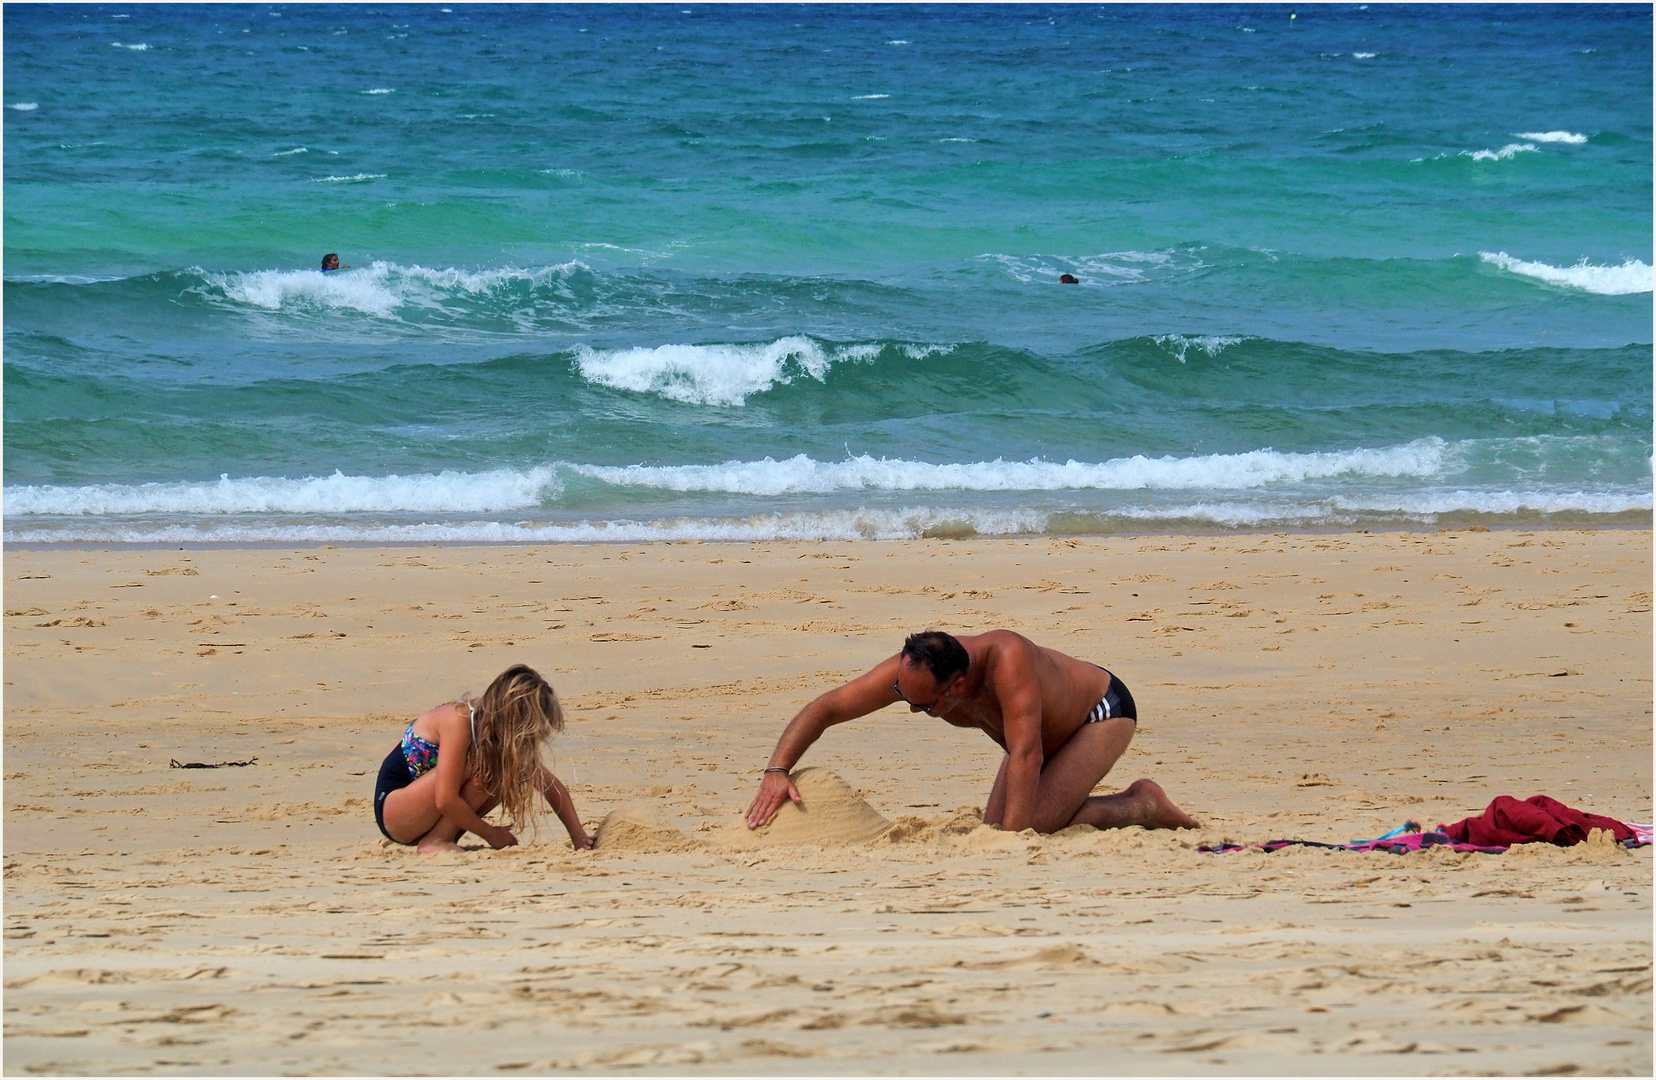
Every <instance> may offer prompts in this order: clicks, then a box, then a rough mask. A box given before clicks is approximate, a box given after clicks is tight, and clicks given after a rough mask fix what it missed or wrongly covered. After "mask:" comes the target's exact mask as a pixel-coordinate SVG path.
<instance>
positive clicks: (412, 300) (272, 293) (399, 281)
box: [195, 261, 587, 318]
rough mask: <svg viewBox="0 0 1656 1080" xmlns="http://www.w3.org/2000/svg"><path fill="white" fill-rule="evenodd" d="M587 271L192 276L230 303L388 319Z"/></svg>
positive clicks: (377, 265)
mask: <svg viewBox="0 0 1656 1080" xmlns="http://www.w3.org/2000/svg"><path fill="white" fill-rule="evenodd" d="M586 269H587V266H586V264H584V263H581V262H568V263H560V264H557V265H554V266H543V267H538V268H534V269H522V268H519V267H515V266H507V267H501V268H499V269H494V270H475V271H474V270H461V269H459V268H456V267H452V266H451V267H445V268H432V267H426V266H420V265H418V264H415V265H412V266H403V265H400V264H398V263H391V262H383V261H376V262H374V263H372V264H371V265H369V266H366V267H362V268H358V269H352V270H338V271H334V272H333V273H328V274H324V273H322V272H321V271H320V270H254V271H248V272H242V273H228V274H226V273H219V272H216V271H206V270H201V269H199V268H197V269H196V271H195V272H196V273H199V274H200V275H201V276H202V277H203V279H205V281H206V282H207V283H208V285H209V287H210V288H212V289H215V290H217V291H219V292H221V293H223V295H224V296H226V297H227V298H229V299H230V300H232V301H235V302H237V303H242V304H252V305H254V306H255V307H260V308H264V309H266V310H269V311H279V310H282V309H283V308H291V307H310V308H316V307H323V308H340V309H345V310H352V311H360V312H363V313H365V314H368V315H376V316H378V317H380V318H392V317H394V316H395V315H396V312H397V309H398V308H399V307H401V306H403V305H404V304H414V305H419V306H427V307H430V306H440V305H441V303H442V301H443V298H444V295H445V294H452V293H455V292H465V293H470V294H474V295H475V294H480V293H487V292H489V291H491V290H493V289H496V288H499V287H501V286H503V285H508V284H512V283H519V282H525V283H528V284H529V285H531V286H534V285H538V284H540V283H542V282H545V281H549V280H554V279H557V278H561V277H563V276H565V275H567V274H570V273H572V272H575V271H581V270H586Z"/></svg>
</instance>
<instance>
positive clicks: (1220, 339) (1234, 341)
mask: <svg viewBox="0 0 1656 1080" xmlns="http://www.w3.org/2000/svg"><path fill="white" fill-rule="evenodd" d="M1151 340H1152V341H1154V342H1155V343H1156V344H1157V345H1160V346H1161V347H1162V348H1164V349H1166V350H1167V351H1169V352H1171V353H1172V354H1173V355H1174V356H1176V357H1178V359H1179V363H1181V364H1182V363H1184V362H1185V357H1186V356H1188V355H1189V353H1190V350H1191V349H1195V350H1197V351H1198V352H1204V353H1206V354H1207V355H1209V356H1218V355H1219V354H1220V353H1222V352H1224V351H1225V350H1226V349H1228V348H1229V347H1230V346H1232V345H1239V344H1241V343H1242V341H1243V340H1245V339H1243V338H1239V337H1226V336H1225V335H1222V334H1195V335H1189V336H1187V335H1185V334H1158V335H1156V336H1155V337H1153V338H1151Z"/></svg>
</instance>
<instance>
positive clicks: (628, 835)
mask: <svg viewBox="0 0 1656 1080" xmlns="http://www.w3.org/2000/svg"><path fill="white" fill-rule="evenodd" d="M592 846H593V847H594V848H595V849H596V850H598V851H637V852H652V851H684V850H687V849H689V848H692V847H695V846H696V841H695V840H693V839H691V838H690V837H688V836H686V835H685V834H684V833H683V832H681V831H679V830H678V829H677V828H676V827H674V826H673V825H672V824H670V823H668V822H667V821H666V820H665V819H664V818H662V817H661V815H660V813H659V811H657V809H656V808H655V807H654V806H653V805H651V804H650V803H629V804H628V805H626V806H619V807H616V808H615V809H614V810H611V811H610V812H609V813H608V814H607V815H605V817H604V820H603V822H602V823H600V824H599V826H598V832H597V834H596V835H595V836H594V837H593V844H592Z"/></svg>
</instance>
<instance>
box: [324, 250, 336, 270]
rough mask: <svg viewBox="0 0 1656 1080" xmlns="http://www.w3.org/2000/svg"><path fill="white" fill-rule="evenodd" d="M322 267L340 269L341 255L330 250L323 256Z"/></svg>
mask: <svg viewBox="0 0 1656 1080" xmlns="http://www.w3.org/2000/svg"><path fill="white" fill-rule="evenodd" d="M322 269H324V270H338V269H340V266H339V256H338V255H337V254H335V253H334V252H332V251H330V252H328V253H327V254H326V255H324V256H322Z"/></svg>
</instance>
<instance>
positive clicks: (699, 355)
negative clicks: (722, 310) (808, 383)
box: [575, 335, 954, 406]
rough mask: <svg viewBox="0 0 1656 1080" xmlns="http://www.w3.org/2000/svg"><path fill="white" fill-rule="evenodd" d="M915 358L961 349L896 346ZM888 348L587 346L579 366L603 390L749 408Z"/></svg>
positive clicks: (789, 341)
mask: <svg viewBox="0 0 1656 1080" xmlns="http://www.w3.org/2000/svg"><path fill="white" fill-rule="evenodd" d="M896 347H897V348H898V349H899V351H901V352H902V353H903V354H904V355H906V356H908V357H909V358H910V359H911V360H923V359H925V358H926V357H928V356H933V355H936V354H938V353H945V352H948V351H950V350H952V349H953V348H954V346H953V345H938V344H926V343H912V344H903V345H898V346H896ZM883 348H885V346H883V345H878V344H873V343H869V342H859V343H851V344H845V345H833V344H829V345H824V344H823V343H821V342H818V341H815V340H813V339H811V338H808V337H804V336H803V335H793V336H790V337H785V338H779V339H778V340H776V341H771V342H763V343H758V344H716V345H661V346H658V347H656V348H647V347H646V348H633V349H593V348H590V347H588V346H586V345H579V346H577V347H576V352H575V366H576V369H577V370H578V371H579V372H580V374H581V377H582V378H584V379H586V380H587V381H589V382H593V383H597V384H598V385H600V386H608V387H612V388H614V389H617V390H631V391H634V392H635V393H641V394H655V395H657V396H659V397H664V398H667V399H668V400H670V401H682V402H685V403H687V404H692V405H726V406H731V405H743V404H745V403H746V401H747V399H748V397H749V396H751V395H753V394H760V393H764V392H765V391H766V390H769V389H771V388H772V387H775V386H786V385H788V384H789V383H791V382H793V381H794V380H795V379H800V378H807V379H815V380H816V381H817V382H823V381H824V380H826V378H827V376H828V371H829V369H830V368H831V367H833V365H835V364H839V363H867V362H869V361H872V360H874V359H876V358H877V357H878V356H879V355H880V352H881V350H882V349H883Z"/></svg>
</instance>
